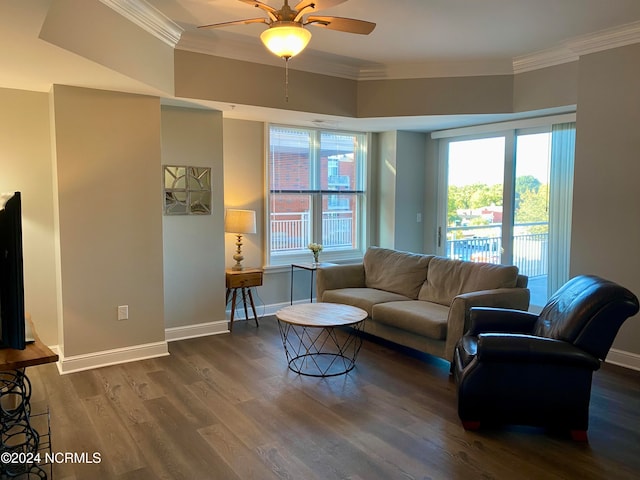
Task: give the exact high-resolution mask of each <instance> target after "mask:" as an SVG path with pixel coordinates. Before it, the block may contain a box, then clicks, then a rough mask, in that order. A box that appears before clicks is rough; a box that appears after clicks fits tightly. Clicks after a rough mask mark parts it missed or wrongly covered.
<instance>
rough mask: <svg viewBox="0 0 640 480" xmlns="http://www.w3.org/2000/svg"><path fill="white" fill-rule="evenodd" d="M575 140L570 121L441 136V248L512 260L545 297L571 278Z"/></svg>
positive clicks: (539, 297) (469, 256) (475, 257)
mask: <svg viewBox="0 0 640 480" xmlns="http://www.w3.org/2000/svg"><path fill="white" fill-rule="evenodd" d="M556 130H557V131H556ZM572 135H573V136H572ZM572 141H573V142H575V126H574V124H571V123H570V124H562V128H556V126H554V127H553V128H552V125H551V124H549V125H543V126H536V127H533V128H526V129H512V130H507V131H504V132H500V133H496V134H488V135H487V134H485V135H482V136H480V135H477V136H469V135H467V136H464V137H453V136H452V137H451V138H444V139H442V140H441V141H440V161H441V163H440V172H441V178H440V184H441V188H440V191H441V195H440V200H439V205H440V206H439V212H440V215H439V226H438V249H439V250H438V253H439V254H441V255H445V256H447V257H449V258H457V259H461V260H467V261H474V262H488V263H495V264H498V263H502V264H508V265H517V266H518V268H519V270H520V272H521V273H522V274H524V275H527V276H528V277H529V287H530V290H531V304H532V306H534V307H535V306H541V305H544V304H545V303H546V301H547V298H548V296H549V295H550V293H553V291H555V289H557V287H558V286H559V285H561V284H562V283H564V281H566V280H568V257H569V251H568V249H569V238H570V223H571V222H570V219H571V202H570V198H571V187H572V184H573V173H572V172H573V170H572V166H573V148H574V143H571V142H572ZM552 159H553V162H552ZM552 163H554V164H555V165H556V168H555V169H554V168H552ZM556 171H557V172H559V173H557V174H556V175H555V176H554V173H553V172H556ZM550 225H551V227H550ZM567 225H569V226H567ZM550 259H554V260H553V261H552V262H551V265H550ZM560 260H562V261H560Z"/></svg>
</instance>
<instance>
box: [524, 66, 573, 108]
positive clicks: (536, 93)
mask: <svg viewBox="0 0 640 480" xmlns="http://www.w3.org/2000/svg"><path fill="white" fill-rule="evenodd" d="M576 103H578V62H571V63H565V64H562V65H556V66H553V67H548V68H541V69H539V70H533V71H530V72H524V73H519V74H517V75H514V76H513V111H514V112H527V111H530V110H541V109H544V108H553V107H558V106H563V105H575V104H576Z"/></svg>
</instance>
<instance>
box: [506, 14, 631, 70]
mask: <svg viewBox="0 0 640 480" xmlns="http://www.w3.org/2000/svg"><path fill="white" fill-rule="evenodd" d="M634 43H640V22H632V23H628V24H626V25H622V26H619V27H615V28H610V29H607V30H601V31H599V32H594V33H591V34H588V35H583V36H580V37H576V38H573V39H571V40H569V41H567V42H565V43H563V44H562V45H559V46H557V47H553V48H549V49H547V50H541V51H539V52H534V53H531V54H528V55H522V56H519V57H515V58H514V59H513V73H524V72H529V71H531V70H538V69H540V68H546V67H552V66H554V65H560V64H562V63H568V62H575V61H577V60H578V59H579V58H580V57H581V56H582V55H588V54H590V53H596V52H602V51H604V50H610V49H612V48H618V47H624V46H626V45H632V44H634Z"/></svg>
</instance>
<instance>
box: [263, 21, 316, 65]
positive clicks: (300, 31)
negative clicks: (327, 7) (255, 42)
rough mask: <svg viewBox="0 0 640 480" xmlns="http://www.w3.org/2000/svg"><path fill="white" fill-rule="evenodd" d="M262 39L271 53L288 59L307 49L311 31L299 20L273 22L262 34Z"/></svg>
mask: <svg viewBox="0 0 640 480" xmlns="http://www.w3.org/2000/svg"><path fill="white" fill-rule="evenodd" d="M260 40H262V43H264V46H265V47H267V49H268V50H269V51H270V52H271V53H273V54H274V55H277V56H278V57H281V58H284V59H285V60H288V59H290V58H291V57H294V56H296V55H297V54H299V53H300V52H301V51H302V50H304V49H305V47H306V46H307V44H308V43H309V40H311V32H310V31H309V30H307V29H306V28H304V27H303V26H302V25H301V24H300V23H298V22H283V21H280V22H273V23H272V24H271V26H270V27H269V28H268V29H267V30H265V31H264V32H262V33H261V34H260Z"/></svg>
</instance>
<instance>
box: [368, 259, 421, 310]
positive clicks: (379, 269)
mask: <svg viewBox="0 0 640 480" xmlns="http://www.w3.org/2000/svg"><path fill="white" fill-rule="evenodd" d="M432 258H433V255H420V254H417V253H409V252H399V251H396V250H389V249H386V248H380V247H370V248H369V249H368V250H367V251H366V253H365V254H364V262H363V263H364V272H365V284H366V286H367V287H368V288H376V289H378V290H385V291H387V292H393V293H398V294H400V295H404V296H406V297H409V298H412V299H417V298H418V292H419V291H420V287H421V286H422V284H423V283H424V281H425V279H426V278H427V266H428V265H429V261H430V260H431V259H432Z"/></svg>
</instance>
